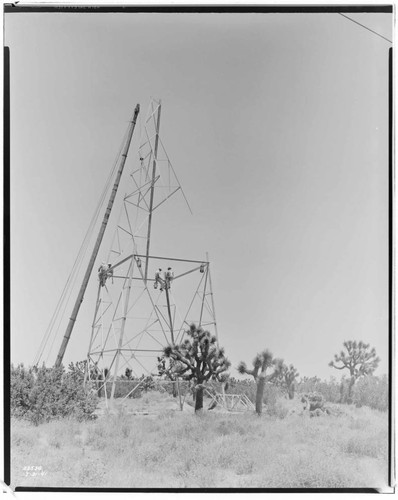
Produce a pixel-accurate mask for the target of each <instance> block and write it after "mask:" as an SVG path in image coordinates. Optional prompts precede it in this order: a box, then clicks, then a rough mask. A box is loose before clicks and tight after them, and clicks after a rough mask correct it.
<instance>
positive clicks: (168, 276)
mask: <svg viewBox="0 0 398 500" xmlns="http://www.w3.org/2000/svg"><path fill="white" fill-rule="evenodd" d="M164 278H165V282H166V286H167V288H170V284H171V282H172V281H173V279H174V273H173V271H172V270H171V267H168V268H167V271H166V273H165V277H164Z"/></svg>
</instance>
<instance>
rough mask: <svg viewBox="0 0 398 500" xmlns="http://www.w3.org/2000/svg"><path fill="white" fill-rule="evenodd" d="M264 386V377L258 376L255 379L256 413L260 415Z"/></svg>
mask: <svg viewBox="0 0 398 500" xmlns="http://www.w3.org/2000/svg"><path fill="white" fill-rule="evenodd" d="M264 387H265V378H264V377H259V378H258V381H257V393H256V413H257V415H261V413H262V411H263V394H264Z"/></svg>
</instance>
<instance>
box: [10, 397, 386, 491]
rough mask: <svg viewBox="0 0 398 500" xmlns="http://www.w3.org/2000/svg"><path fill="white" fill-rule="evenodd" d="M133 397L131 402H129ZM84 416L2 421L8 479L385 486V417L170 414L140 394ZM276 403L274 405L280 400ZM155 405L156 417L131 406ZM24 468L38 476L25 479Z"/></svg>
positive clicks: (163, 401) (160, 400) (360, 412)
mask: <svg viewBox="0 0 398 500" xmlns="http://www.w3.org/2000/svg"><path fill="white" fill-rule="evenodd" d="M133 401H134V402H133ZM133 401H132V402H130V401H129V402H127V406H125V407H124V408H119V409H118V411H117V412H116V414H111V413H109V412H108V413H107V412H105V413H104V414H103V415H102V416H101V417H100V418H99V419H98V420H96V421H92V422H86V423H77V422H75V421H72V420H70V421H58V422H52V423H48V424H43V425H40V426H38V427H33V426H30V425H28V424H25V423H22V422H20V421H14V422H13V423H12V448H11V451H12V486H13V487H15V486H35V487H40V486H58V487H68V486H69V487H88V486H96V487H129V488H140V487H146V488H149V487H152V488H155V487H161V488H167V487H169V488H171V487H178V488H185V487H191V488H194V487H199V488H204V487H213V488H214V487H224V488H228V487H245V488H272V487H286V488H292V487H323V488H338V487H355V488H358V487H381V486H384V485H385V484H386V483H387V442H388V441H387V440H388V435H387V428H388V427H387V414H385V413H379V412H377V411H374V410H369V409H368V408H360V409H356V408H348V407H344V409H345V413H344V415H342V416H338V417H337V416H324V417H319V418H311V419H310V418H309V417H308V416H304V415H299V414H293V415H287V411H285V410H283V411H281V416H284V417H285V418H283V419H281V418H278V417H267V416H263V417H261V418H258V417H257V416H256V415H254V414H248V413H246V414H237V415H234V414H223V413H221V412H218V413H217V412H215V413H212V412H208V413H204V414H203V415H202V416H195V415H193V412H192V409H190V407H187V410H186V411H184V412H176V411H173V410H172V408H173V406H174V408H175V401H173V399H172V398H170V397H169V396H167V395H160V394H156V393H154V394H153V395H151V394H148V396H144V398H142V399H141V400H133ZM281 406H282V407H283V406H284V405H283V403H281ZM155 408H158V409H159V408H160V409H161V410H160V414H159V415H158V416H156V417H151V416H136V415H132V414H131V412H132V411H149V412H150V411H151V410H154V409H155ZM28 465H40V466H42V468H43V470H44V471H46V475H43V476H41V475H37V476H31V475H29V476H26V475H25V474H26V471H24V470H23V468H24V467H25V466H28Z"/></svg>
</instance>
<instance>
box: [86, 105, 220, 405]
mask: <svg viewBox="0 0 398 500" xmlns="http://www.w3.org/2000/svg"><path fill="white" fill-rule="evenodd" d="M160 115H161V102H160V101H156V100H152V101H151V104H150V106H149V111H148V114H147V117H146V119H145V123H144V126H143V134H142V138H141V144H140V147H139V151H138V160H137V162H138V164H136V165H135V166H134V167H133V169H132V171H131V173H130V178H129V183H130V184H129V188H128V192H127V194H126V195H125V196H124V198H123V204H122V209H121V215H120V218H119V221H118V223H117V227H116V230H115V233H114V237H113V243H112V245H111V249H110V253H109V255H110V257H109V259H110V260H109V263H110V264H111V267H110V269H111V272H110V273H108V277H107V279H106V280H105V282H104V285H103V286H102V285H101V282H100V283H99V285H98V295H97V301H96V306H95V313H94V319H93V324H92V331H91V337H90V342H89V347H88V353H87V367H88V371H87V375H88V377H90V374H92V373H93V370H94V372H95V373H97V374H98V373H102V374H103V376H102V380H103V381H104V382H106V381H112V391H111V397H113V395H114V391H115V384H116V381H117V377H119V376H120V375H122V374H124V373H125V371H126V368H129V369H131V370H132V373H133V374H134V375H135V376H139V374H147V375H150V374H157V356H160V355H161V354H162V352H163V348H164V347H165V346H166V345H168V344H172V343H179V342H181V340H182V339H183V337H184V333H185V331H186V329H187V327H188V326H189V325H190V324H191V323H196V324H197V325H201V326H202V327H204V328H206V329H208V330H209V331H211V332H212V333H213V334H215V335H216V336H217V325H216V318H215V310H214V301H213V292H212V284H211V276H210V263H209V261H208V258H206V259H205V260H203V261H202V260H185V259H180V258H174V257H168V256H155V255H153V254H152V253H151V230H152V218H153V217H154V216H156V212H157V211H158V210H161V209H162V208H163V207H164V203H165V202H167V200H169V199H170V198H171V197H172V196H174V195H176V194H177V193H178V192H179V191H181V193H182V195H183V196H184V194H183V192H182V188H181V185H180V183H179V181H178V179H177V176H176V174H175V172H174V169H173V166H172V164H171V162H170V160H169V157H168V156H167V153H166V150H165V148H164V146H163V142H162V140H161V137H160V134H159V132H160ZM184 198H185V196H184ZM168 267H172V270H173V272H174V279H173V280H172V281H171V283H170V286H169V287H167V286H162V283H158V284H157V287H156V288H155V286H154V285H155V273H156V271H157V270H158V269H159V268H162V270H166V269H167V268H168ZM112 273H113V276H111V274H112ZM163 285H164V283H163ZM161 288H163V290H161ZM105 369H106V370H105ZM105 372H106V373H105Z"/></svg>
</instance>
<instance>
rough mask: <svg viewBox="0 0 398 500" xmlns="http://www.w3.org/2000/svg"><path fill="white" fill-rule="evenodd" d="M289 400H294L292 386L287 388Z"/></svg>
mask: <svg viewBox="0 0 398 500" xmlns="http://www.w3.org/2000/svg"><path fill="white" fill-rule="evenodd" d="M288 394H289V399H294V385H293V384H292V385H291V386H289V388H288Z"/></svg>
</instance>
